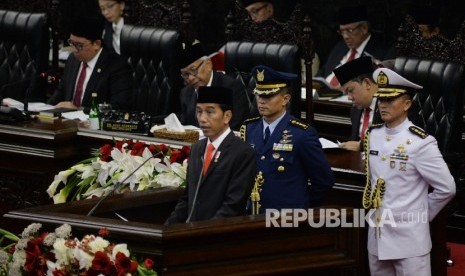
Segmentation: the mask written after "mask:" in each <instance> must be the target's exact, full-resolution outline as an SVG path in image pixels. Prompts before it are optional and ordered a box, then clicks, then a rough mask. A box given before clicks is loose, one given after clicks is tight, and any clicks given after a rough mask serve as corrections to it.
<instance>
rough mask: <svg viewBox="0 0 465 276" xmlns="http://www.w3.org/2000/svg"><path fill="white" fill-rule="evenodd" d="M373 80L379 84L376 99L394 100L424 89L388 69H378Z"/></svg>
mask: <svg viewBox="0 0 465 276" xmlns="http://www.w3.org/2000/svg"><path fill="white" fill-rule="evenodd" d="M373 79H374V80H376V82H377V83H378V91H377V92H376V93H375V97H378V98H393V97H397V96H399V95H401V94H404V93H408V92H409V91H411V90H414V89H422V88H423V87H422V86H421V85H418V84H416V83H413V82H411V81H409V80H407V79H406V78H404V77H402V76H401V75H399V74H397V73H396V72H394V71H392V70H391V69H388V68H378V69H376V70H375V71H374V72H373Z"/></svg>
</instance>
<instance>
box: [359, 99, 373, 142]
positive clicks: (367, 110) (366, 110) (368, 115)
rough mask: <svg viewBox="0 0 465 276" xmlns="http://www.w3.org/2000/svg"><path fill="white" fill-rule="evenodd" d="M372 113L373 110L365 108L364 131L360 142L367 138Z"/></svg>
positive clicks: (361, 133)
mask: <svg viewBox="0 0 465 276" xmlns="http://www.w3.org/2000/svg"><path fill="white" fill-rule="evenodd" d="M370 111H371V108H369V107H367V108H365V115H363V122H362V131H361V132H360V140H363V138H364V137H365V133H366V131H367V129H368V125H369V123H370Z"/></svg>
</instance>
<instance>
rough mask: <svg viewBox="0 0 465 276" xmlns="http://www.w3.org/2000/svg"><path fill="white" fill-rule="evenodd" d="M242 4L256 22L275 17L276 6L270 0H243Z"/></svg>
mask: <svg viewBox="0 0 465 276" xmlns="http://www.w3.org/2000/svg"><path fill="white" fill-rule="evenodd" d="M242 5H243V6H244V8H245V10H246V11H247V13H248V14H249V16H250V19H252V21H253V22H255V23H260V22H263V21H265V20H267V19H270V18H272V17H273V14H274V7H273V3H271V2H270V1H263V0H258V1H256V0H242Z"/></svg>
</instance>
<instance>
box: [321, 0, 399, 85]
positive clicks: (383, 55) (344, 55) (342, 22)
mask: <svg viewBox="0 0 465 276" xmlns="http://www.w3.org/2000/svg"><path fill="white" fill-rule="evenodd" d="M338 33H339V34H340V35H341V36H342V40H340V41H339V42H338V43H337V44H336V45H335V46H334V47H333V49H332V50H331V52H330V53H329V55H328V58H327V60H326V62H325V64H324V65H323V66H322V67H321V68H320V70H319V71H318V73H317V76H319V77H323V78H325V79H326V81H327V82H328V83H329V84H330V85H331V87H332V88H339V87H340V84H339V82H338V81H337V78H336V77H335V75H334V73H333V70H334V69H336V68H337V67H339V66H341V65H343V64H345V63H346V62H349V61H351V60H353V59H356V58H359V57H361V56H369V57H371V58H373V59H375V60H385V59H390V58H393V57H389V56H387V54H388V52H389V51H388V47H386V46H385V45H383V44H382V43H381V42H380V41H377V40H376V39H375V38H374V37H372V35H371V32H370V23H369V21H368V14H367V10H366V6H363V5H360V6H351V7H344V8H341V9H340V10H339V30H338Z"/></svg>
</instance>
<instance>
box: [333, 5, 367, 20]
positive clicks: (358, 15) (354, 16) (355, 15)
mask: <svg viewBox="0 0 465 276" xmlns="http://www.w3.org/2000/svg"><path fill="white" fill-rule="evenodd" d="M360 21H368V14H367V8H366V6H364V5H357V6H349V7H343V8H341V9H339V25H346V24H350V23H355V22H360Z"/></svg>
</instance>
